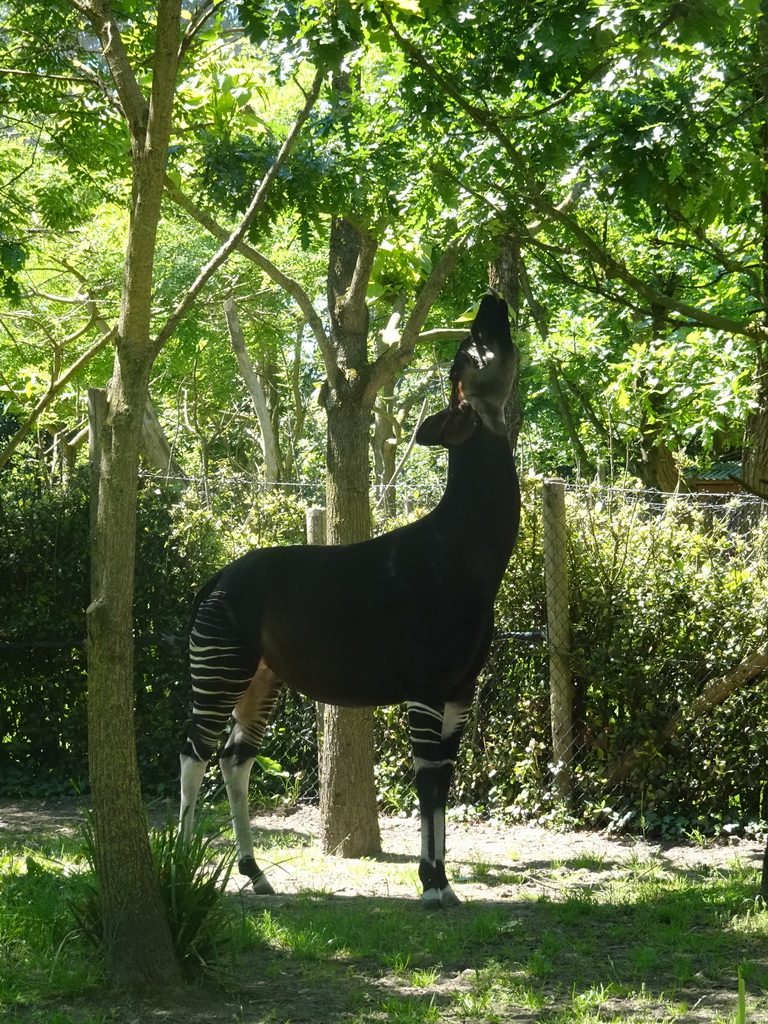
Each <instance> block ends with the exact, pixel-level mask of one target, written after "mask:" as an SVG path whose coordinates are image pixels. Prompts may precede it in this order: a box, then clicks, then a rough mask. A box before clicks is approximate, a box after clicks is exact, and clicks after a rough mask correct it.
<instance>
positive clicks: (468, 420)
mask: <svg viewBox="0 0 768 1024" xmlns="http://www.w3.org/2000/svg"><path fill="white" fill-rule="evenodd" d="M514 372H515V347H514V345H513V343H512V337H511V335H510V332H509V311H508V309H507V304H506V302H505V301H504V299H501V298H499V296H498V295H493V294H491V295H486V296H484V298H483V300H482V302H481V303H480V308H479V309H478V311H477V315H476V317H475V319H474V320H473V322H472V326H471V327H470V333H469V334H468V335H467V337H466V338H465V339H464V340H463V341H462V342H461V344H460V345H459V349H458V351H457V353H456V356H455V358H454V360H453V364H452V366H451V369H450V372H449V374H448V376H449V379H450V381H451V396H450V399H449V402H448V408H447V409H444V410H443V411H442V412H439V413H436V414H435V415H434V416H428V417H427V419H426V420H424V422H423V423H422V425H421V426H420V427H419V429H418V431H417V433H416V440H417V442H418V443H419V444H423V445H443V447H445V448H452V447H454V446H455V445H458V444H463V443H464V442H465V441H467V440H468V439H469V438H470V437H471V436H472V435H473V434H474V433H475V431H476V430H477V429H478V427H479V426H480V424H481V423H482V424H484V425H485V426H486V427H487V428H488V429H489V430H491V431H493V433H495V434H502V435H505V434H506V427H505V424H504V403H505V402H506V401H507V399H508V398H509V393H510V391H511V390H512V381H513V378H514Z"/></svg>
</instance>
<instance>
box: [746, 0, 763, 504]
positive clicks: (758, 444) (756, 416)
mask: <svg viewBox="0 0 768 1024" xmlns="http://www.w3.org/2000/svg"><path fill="white" fill-rule="evenodd" d="M761 6H762V10H761V17H759V18H758V19H757V42H758V47H759V51H760V57H761V61H760V68H761V71H760V74H759V76H758V81H757V82H756V83H755V97H756V99H757V101H758V104H759V106H758V109H759V111H760V116H761V124H760V131H759V134H758V139H759V144H758V145H759V149H758V154H757V155H758V158H759V159H760V162H761V163H762V165H763V167H764V166H765V162H766V160H767V159H768V9H767V7H766V4H765V3H763V4H762V5H761ZM760 234H761V241H762V258H763V259H762V268H761V277H760V284H761V286H762V294H761V296H760V298H761V300H762V306H763V313H762V322H763V324H764V325H767V324H768V188H766V187H765V185H764V186H763V189H762V191H761V192H760ZM756 344H757V346H758V347H757V353H756V364H755V404H754V407H753V409H752V410H751V411H750V412H749V413H748V415H747V419H746V422H745V424H744V458H743V461H742V468H741V476H742V479H743V481H744V484H745V485H746V487H747V488H748V489H749V490H750V491H752V492H753V493H754V494H759V495H762V496H768V352H766V349H765V347H764V343H760V342H757V343H756Z"/></svg>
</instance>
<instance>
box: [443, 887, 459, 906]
mask: <svg viewBox="0 0 768 1024" xmlns="http://www.w3.org/2000/svg"><path fill="white" fill-rule="evenodd" d="M440 904H441V906H443V907H460V906H461V900H460V899H459V897H458V896H457V895H456V893H455V892H454V891H453V889H452V888H451V887H450V885H446V886H445V888H444V889H441V890H440Z"/></svg>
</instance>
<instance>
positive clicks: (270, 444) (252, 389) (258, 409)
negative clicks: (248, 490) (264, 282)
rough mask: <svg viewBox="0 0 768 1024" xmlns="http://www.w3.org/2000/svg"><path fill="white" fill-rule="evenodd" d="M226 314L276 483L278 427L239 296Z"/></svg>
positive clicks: (270, 479)
mask: <svg viewBox="0 0 768 1024" xmlns="http://www.w3.org/2000/svg"><path fill="white" fill-rule="evenodd" d="M224 316H225V317H226V320H227V329H228V331H229V340H230V342H231V343H232V348H233V350H234V353H235V357H236V358H237V365H238V366H239V367H240V373H241V374H242V377H243V380H244V381H245V386H246V387H247V388H248V394H249V395H250V396H251V401H252V402H253V411H254V412H255V413H256V419H257V421H258V424H259V430H260V432H261V454H262V457H263V459H264V477H265V479H266V482H267V485H268V486H270V485H272V484H275V483H277V482H278V481H279V479H280V459H279V457H278V452H277V441H276V439H275V431H274V429H273V427H272V420H271V418H270V415H269V407H268V405H267V400H266V398H265V397H264V388H263V387H262V386H261V380H260V379H259V375H258V373H257V372H256V370H255V369H254V366H253V363H252V362H251V357H250V356H249V355H248V349H247V348H246V347H245V336H244V334H243V329H242V327H241V326H240V317H239V316H238V314H237V306H236V305H235V300H234V299H233V298H232V297H230V298H228V299H225V300H224Z"/></svg>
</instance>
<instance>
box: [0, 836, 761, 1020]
mask: <svg viewBox="0 0 768 1024" xmlns="http://www.w3.org/2000/svg"><path fill="white" fill-rule="evenodd" d="M0 834H1V833H0ZM260 857H261V862H262V863H265V864H266V863H271V865H272V867H271V870H270V877H271V879H272V881H273V883H274V884H276V885H278V886H279V885H280V880H281V876H284V877H285V879H287V878H288V876H289V875H290V877H291V878H292V879H294V880H296V879H298V880H299V881H300V883H301V884H300V886H299V888H300V889H303V891H297V892H294V893H293V894H288V895H283V896H274V897H256V896H254V895H252V894H251V893H250V892H249V891H248V890H247V889H243V890H241V889H240V888H239V887H238V886H233V887H232V889H231V893H230V896H229V899H230V900H231V901H232V904H233V907H234V908H235V909H237V910H238V914H237V915H236V916H237V920H238V925H237V927H238V931H239V941H240V942H241V943H242V944H243V945H242V947H241V954H240V961H239V966H238V969H237V972H236V981H234V980H233V978H232V976H231V975H228V976H227V978H226V979H224V980H223V981H222V984H221V986H220V988H219V989H215V988H211V987H207V988H205V987H202V986H201V987H199V988H192V989H191V990H190V994H189V996H188V997H184V998H179V997H178V996H177V997H175V998H174V999H173V1000H171V999H168V998H165V997H162V996H157V995H156V996H153V997H149V996H148V997H147V998H146V999H145V1000H132V1001H129V1000H126V999H121V998H118V997H114V996H109V995H106V994H104V993H103V992H102V991H101V990H100V988H99V986H100V985H101V975H100V970H99V965H98V962H96V961H95V960H94V959H93V956H92V954H91V951H90V949H89V948H87V947H86V946H85V945H84V944H83V943H82V942H80V941H79V940H77V939H76V938H75V937H74V934H73V930H72V926H71V922H70V920H69V917H68V914H67V910H66V903H65V901H66V899H67V898H68V896H69V895H70V894H71V893H73V892H75V891H76V889H77V886H78V884H79V881H80V880H79V871H80V869H81V867H82V859H81V856H80V854H79V853H78V849H77V842H76V840H74V839H70V838H66V837H62V836H61V835H44V834H41V835H40V836H36V837H35V838H34V840H31V839H30V838H29V837H26V838H25V839H24V840H23V841H20V840H19V839H18V837H17V838H16V840H14V839H13V837H11V840H10V841H8V842H6V844H5V846H4V847H0V869H1V870H2V879H1V881H2V888H0V953H2V956H0V1021H2V1022H3V1024H5V1021H8V1022H9V1024H10V1022H11V1021H14V1022H20V1021H23V1022H26V1024H132V1022H134V1021H138V1022H139V1024H149V1022H150V1021H151V1022H158V1024H181V1022H184V1024H238V1022H240V1024H289V1022H291V1024H337V1022H338V1024H342V1022H344V1024H367V1022H378V1021H382V1022H385V1021H394V1022H402V1024H430V1022H457V1024H459V1022H480V1024H495V1022H506V1021H509V1022H513V1021H514V1022H517V1024H523V1022H526V1021H531V1022H537V1024H593V1022H594V1024H596V1022H598V1021H600V1022H601V1024H606V1022H608V1024H610V1022H615V1024H623V1022H630V1021H631V1022H640V1024H642V1022H646V1021H647V1022H649V1024H650V1022H654V1024H667V1022H668V1024H671V1022H674V1021H681V1022H685V1024H696V1022H701V1024H758V1022H768V998H767V997H766V988H767V987H768V912H767V911H766V910H765V908H764V906H763V904H762V902H761V901H760V900H759V899H756V895H755V894H756V893H757V889H758V877H757V872H756V870H755V869H754V868H753V867H750V866H748V865H744V864H743V863H741V862H740V861H739V860H737V859H735V858H733V856H732V855H727V856H724V857H723V858H722V863H720V864H719V865H718V866H715V867H713V866H710V867H709V868H707V869H700V870H693V869H690V868H686V869H685V870H683V869H678V868H675V867H674V866H672V865H671V863H670V861H669V859H668V858H661V857H652V856H651V857H649V856H643V857H639V856H637V855H634V854H633V853H631V852H629V853H628V854H627V855H626V856H625V857H624V858H623V859H621V858H618V859H617V858H616V857H615V856H608V855H607V854H606V853H605V852H604V851H602V850H601V849H600V845H599V837H595V845H594V847H589V848H587V850H586V852H583V853H581V854H579V855H577V856H574V857H572V858H570V859H569V858H567V857H558V858H555V857H552V858H547V856H546V851H544V850H542V851H541V852H540V855H539V856H538V857H537V859H536V860H535V862H534V861H529V862H528V864H526V862H525V860H524V859H521V858H520V856H519V855H517V854H515V855H511V854H510V856H509V857H507V858H506V863H504V862H503V861H504V860H505V858H504V857H502V856H500V855H499V852H498V845H497V848H496V849H495V851H494V853H493V856H485V855H476V856H474V857H469V856H467V857H466V858H465V859H464V860H457V862H456V871H455V875H456V878H455V885H456V888H457V891H459V892H461V891H462V889H464V891H468V890H469V891H471V892H472V893H473V894H474V899H473V900H472V901H467V902H465V903H464V905H463V906H461V907H459V908H455V909H451V910H448V911H442V912H437V913H425V912H424V911H423V910H422V908H421V906H420V905H419V902H418V900H417V899H414V898H413V896H412V895H410V894H411V893H413V894H415V893H416V891H417V882H416V873H415V866H414V864H413V863H412V861H411V860H410V859H406V858H405V857H400V856H391V857H390V859H388V860H383V861H368V860H361V861H354V862H340V861H338V860H337V859H335V858H330V857H324V856H323V855H321V854H320V853H319V852H318V851H317V849H316V848H315V847H314V846H313V845H311V844H309V841H308V840H307V839H306V838H304V839H301V838H300V837H297V835H296V833H292V832H291V831H290V830H289V829H285V830H284V831H282V832H271V833H266V834H264V836H263V848H262V850H261V851H260ZM369 890H370V891H372V892H375V893H378V895H373V896H361V895H358V893H360V892H366V891H369ZM387 892H389V895H382V893H387ZM478 894H479V897H480V898H478ZM740 978H741V979H743V1003H742V1005H740V1002H739V979H740Z"/></svg>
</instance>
